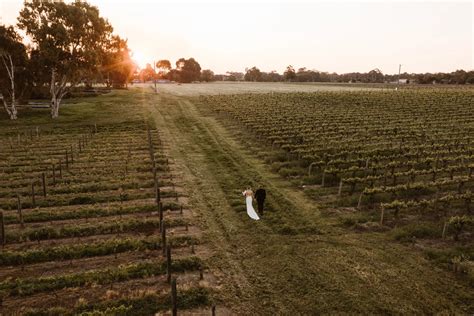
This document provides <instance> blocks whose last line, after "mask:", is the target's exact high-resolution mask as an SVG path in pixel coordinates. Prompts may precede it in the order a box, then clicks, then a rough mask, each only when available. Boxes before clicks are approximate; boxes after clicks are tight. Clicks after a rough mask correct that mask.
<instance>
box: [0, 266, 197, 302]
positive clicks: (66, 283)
mask: <svg viewBox="0 0 474 316" xmlns="http://www.w3.org/2000/svg"><path fill="white" fill-rule="evenodd" d="M201 266H202V263H201V261H200V259H199V258H197V257H190V258H186V259H175V260H173V262H172V271H174V272H183V271H191V270H198V269H199V268H200V267H201ZM164 273H166V262H143V263H137V264H130V265H122V266H119V267H118V268H110V269H105V270H93V271H87V272H80V273H75V274H67V275H61V276H53V277H41V278H36V279H15V280H5V281H3V282H1V283H0V291H6V292H8V294H9V295H10V296H27V295H32V294H34V293H40V292H46V291H53V290H59V289H64V288H69V287H81V286H86V285H90V284H100V285H104V284H110V283H114V282H123V281H127V280H131V279H140V278H145V277H150V276H154V275H160V274H164Z"/></svg>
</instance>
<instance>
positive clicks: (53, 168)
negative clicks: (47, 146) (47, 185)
mask: <svg viewBox="0 0 474 316" xmlns="http://www.w3.org/2000/svg"><path fill="white" fill-rule="evenodd" d="M52 172H53V185H55V184H56V166H55V165H54V164H53V167H52Z"/></svg>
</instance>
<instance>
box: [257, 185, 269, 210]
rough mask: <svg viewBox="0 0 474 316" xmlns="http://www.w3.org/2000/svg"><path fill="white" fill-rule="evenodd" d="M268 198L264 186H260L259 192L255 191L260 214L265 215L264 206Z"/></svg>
mask: <svg viewBox="0 0 474 316" xmlns="http://www.w3.org/2000/svg"><path fill="white" fill-rule="evenodd" d="M266 197H267V192H266V191H265V189H264V188H262V186H259V188H258V190H257V191H255V199H256V200H257V206H258V213H259V214H260V215H263V204H264V203H265V198H266Z"/></svg>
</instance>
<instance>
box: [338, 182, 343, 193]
mask: <svg viewBox="0 0 474 316" xmlns="http://www.w3.org/2000/svg"><path fill="white" fill-rule="evenodd" d="M342 184H343V181H342V179H341V181H339V190H338V192H337V195H338V196H341V194H342Z"/></svg>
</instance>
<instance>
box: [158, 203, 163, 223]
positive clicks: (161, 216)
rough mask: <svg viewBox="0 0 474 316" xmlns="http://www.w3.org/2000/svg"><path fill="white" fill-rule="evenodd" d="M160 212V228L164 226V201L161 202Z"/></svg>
mask: <svg viewBox="0 0 474 316" xmlns="http://www.w3.org/2000/svg"><path fill="white" fill-rule="evenodd" d="M158 208H159V210H158V211H159V214H160V229H161V228H162V225H163V203H161V202H160V204H159V207H158Z"/></svg>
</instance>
